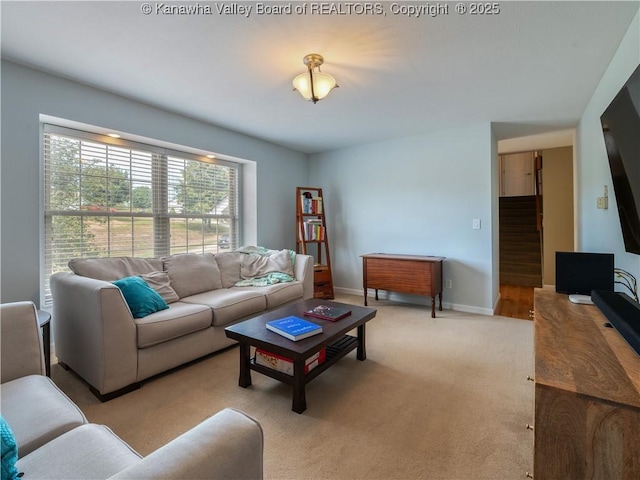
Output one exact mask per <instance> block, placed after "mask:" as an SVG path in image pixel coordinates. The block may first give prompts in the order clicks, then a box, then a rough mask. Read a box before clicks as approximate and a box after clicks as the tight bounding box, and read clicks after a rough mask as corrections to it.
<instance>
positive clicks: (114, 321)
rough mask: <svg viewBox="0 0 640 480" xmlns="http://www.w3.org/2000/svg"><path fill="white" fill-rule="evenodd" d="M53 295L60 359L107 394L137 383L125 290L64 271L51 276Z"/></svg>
mask: <svg viewBox="0 0 640 480" xmlns="http://www.w3.org/2000/svg"><path fill="white" fill-rule="evenodd" d="M51 293H52V294H53V318H52V322H53V334H54V339H55V351H56V356H57V357H58V359H59V360H60V361H61V362H62V363H64V364H66V365H67V366H69V367H70V368H71V369H72V370H74V371H75V372H76V373H77V374H78V375H80V376H81V377H82V378H83V379H84V380H86V381H87V382H88V383H89V384H90V385H91V386H93V387H94V388H95V389H96V390H97V391H98V392H99V393H100V394H102V395H105V394H107V393H111V392H114V391H116V390H118V389H121V388H124V387H127V386H129V385H131V384H133V383H135V382H136V381H137V374H138V367H137V365H138V347H137V343H136V342H137V341H136V338H137V335H136V325H135V323H134V321H133V317H132V315H131V311H130V310H129V307H128V306H127V304H126V302H125V300H124V297H123V296H122V292H121V291H120V289H119V288H118V287H116V286H115V285H113V284H112V283H110V282H105V281H102V280H96V279H93V278H88V277H82V276H80V275H75V274H73V273H66V272H64V273H56V274H54V275H52V276H51Z"/></svg>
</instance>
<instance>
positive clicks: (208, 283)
mask: <svg viewBox="0 0 640 480" xmlns="http://www.w3.org/2000/svg"><path fill="white" fill-rule="evenodd" d="M163 263H164V270H165V271H166V272H167V273H168V274H169V278H170V279H171V286H172V287H173V289H174V290H175V291H176V293H177V294H178V295H179V296H180V298H184V297H188V296H190V295H196V294H198V293H202V292H208V291H209V290H215V289H218V288H222V282H221V281H220V269H219V268H218V264H217V263H216V260H215V258H214V256H213V254H211V253H202V254H200V253H178V254H176V255H171V256H169V257H165V258H164V259H163Z"/></svg>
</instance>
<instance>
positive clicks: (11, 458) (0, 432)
mask: <svg viewBox="0 0 640 480" xmlns="http://www.w3.org/2000/svg"><path fill="white" fill-rule="evenodd" d="M0 444H1V446H2V448H0V455H1V456H2V479H3V480H4V479H5V478H6V479H12V480H13V479H14V478H18V469H17V468H16V462H17V461H18V444H17V443H16V439H15V437H14V436H13V432H12V431H11V427H10V426H9V424H8V423H7V422H6V421H5V419H4V417H3V416H2V415H0Z"/></svg>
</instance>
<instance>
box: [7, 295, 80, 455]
mask: <svg viewBox="0 0 640 480" xmlns="http://www.w3.org/2000/svg"><path fill="white" fill-rule="evenodd" d="M0 335H1V337H0V341H1V349H0V352H1V353H0V355H1V356H0V365H1V367H0V368H1V371H0V377H1V378H0V380H1V386H0V402H1V403H0V405H1V408H2V416H3V417H4V418H5V419H6V421H7V423H8V424H9V425H10V426H11V429H12V430H13V433H14V435H15V437H16V442H17V444H18V456H19V457H23V456H25V455H27V454H29V453H31V452H32V451H33V450H35V449H37V448H39V447H41V446H42V445H44V444H45V443H48V442H50V441H51V440H53V439H54V438H56V437H58V436H60V435H62V434H63V433H65V432H67V431H69V430H71V429H73V428H75V427H77V426H80V425H83V424H85V423H87V419H86V417H85V416H84V414H83V413H82V412H81V411H80V409H79V408H78V407H77V406H76V405H75V404H74V403H73V402H72V401H71V400H70V399H69V398H68V397H67V396H66V395H65V394H64V393H63V392H62V391H61V390H60V389H59V388H58V387H57V386H56V384H55V383H53V381H51V379H50V378H48V377H46V376H45V365H44V354H43V349H42V336H41V333H40V327H39V326H38V317H37V314H36V308H35V306H34V304H33V303H31V302H16V303H7V304H3V305H0Z"/></svg>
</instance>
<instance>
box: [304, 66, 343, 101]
mask: <svg viewBox="0 0 640 480" xmlns="http://www.w3.org/2000/svg"><path fill="white" fill-rule="evenodd" d="M312 78H313V93H312V89H311V79H312ZM337 86H338V84H337V83H336V79H335V78H333V77H332V76H331V75H329V74H328V73H322V72H313V73H311V72H310V71H309V72H306V73H301V74H300V75H298V76H297V77H296V78H294V79H293V88H294V89H296V90H297V91H298V92H300V95H302V96H303V97H304V99H305V100H310V101H312V102H314V103H315V102H317V101H318V100H322V99H323V98H325V97H326V96H327V95H329V92H330V91H331V90H333V89H334V88H335V87H337Z"/></svg>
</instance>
